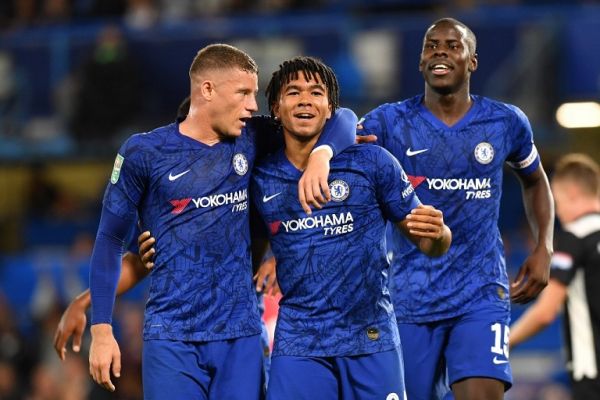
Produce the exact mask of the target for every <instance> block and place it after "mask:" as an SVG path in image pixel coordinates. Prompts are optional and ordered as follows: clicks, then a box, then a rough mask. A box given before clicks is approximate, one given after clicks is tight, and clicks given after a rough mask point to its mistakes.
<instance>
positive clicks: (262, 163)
mask: <svg viewBox="0 0 600 400" xmlns="http://www.w3.org/2000/svg"><path fill="white" fill-rule="evenodd" d="M282 151H283V150H279V151H276V152H275V153H271V154H268V155H266V156H264V157H262V158H261V159H260V160H258V161H257V162H256V164H255V165H254V170H253V172H252V174H253V175H257V174H262V173H264V172H265V171H273V170H275V169H277V168H278V167H279V164H280V162H281V152H282Z"/></svg>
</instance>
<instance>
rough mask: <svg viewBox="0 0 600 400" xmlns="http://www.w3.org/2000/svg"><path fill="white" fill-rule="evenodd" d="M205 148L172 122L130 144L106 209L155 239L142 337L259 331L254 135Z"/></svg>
mask: <svg viewBox="0 0 600 400" xmlns="http://www.w3.org/2000/svg"><path fill="white" fill-rule="evenodd" d="M249 131H250V129H244V130H243V131H242V135H241V136H240V137H238V138H236V139H233V140H224V141H221V142H220V143H217V144H215V145H213V146H208V145H205V144H203V143H201V142H198V141H196V140H193V139H191V138H189V137H187V136H185V135H182V134H181V133H180V132H179V125H178V124H170V125H167V126H165V127H161V128H158V129H156V130H154V131H152V132H149V133H145V134H137V135H134V136H132V137H131V138H130V139H128V140H127V141H126V142H125V143H124V144H123V146H122V147H121V149H120V150H119V154H118V155H117V160H116V162H115V168H114V170H113V173H112V176H111V183H110V184H109V185H108V187H107V190H106V192H105V195H104V206H105V207H107V208H108V210H109V211H111V212H112V213H114V214H116V215H117V216H121V217H124V218H128V219H131V218H136V216H138V215H139V219H140V220H141V225H142V228H143V230H149V231H150V232H152V235H153V236H154V237H155V238H156V256H155V261H154V263H155V267H154V269H153V270H152V273H151V275H150V277H151V278H150V279H151V282H150V288H149V298H148V301H147V303H146V315H145V323H144V338H145V339H171V340H193V341H209V340H224V339H229V338H236V337H242V336H249V335H254V334H259V333H260V331H261V327H260V316H259V312H258V307H257V299H256V294H255V291H254V288H253V284H252V266H251V257H250V243H249V238H250V233H249V219H248V186H249V180H250V172H251V169H252V166H253V163H254V158H255V152H256V149H255V144H254V138H253V136H254V134H253V133H251V132H249Z"/></svg>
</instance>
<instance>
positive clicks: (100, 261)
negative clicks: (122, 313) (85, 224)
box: [90, 208, 134, 324]
mask: <svg viewBox="0 0 600 400" xmlns="http://www.w3.org/2000/svg"><path fill="white" fill-rule="evenodd" d="M133 222H134V221H128V220H126V219H123V218H120V217H118V216H116V215H114V214H112V213H111V212H110V211H108V210H107V209H106V208H103V210H102V216H101V218H100V226H99V227H98V235H97V236H96V243H95V244H94V251H93V252H92V258H91V261H90V293H91V303H92V321H91V322H92V324H98V323H108V324H110V323H111V321H112V310H113V306H114V300H115V296H116V292H117V286H118V282H119V277H120V275H121V254H122V252H123V244H124V240H125V237H126V236H127V233H128V231H129V229H130V227H131V226H132V224H133Z"/></svg>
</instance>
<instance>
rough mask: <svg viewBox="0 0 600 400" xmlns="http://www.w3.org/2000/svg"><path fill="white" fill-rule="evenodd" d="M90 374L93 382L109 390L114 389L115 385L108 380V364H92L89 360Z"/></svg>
mask: <svg viewBox="0 0 600 400" xmlns="http://www.w3.org/2000/svg"><path fill="white" fill-rule="evenodd" d="M90 375H91V376H92V379H93V380H94V382H96V383H97V384H98V385H100V386H102V387H103V388H104V389H106V390H110V391H111V392H114V391H115V385H114V384H113V383H112V381H111V380H110V364H105V365H94V364H93V363H91V362H90Z"/></svg>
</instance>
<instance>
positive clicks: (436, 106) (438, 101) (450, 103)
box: [423, 84, 473, 126]
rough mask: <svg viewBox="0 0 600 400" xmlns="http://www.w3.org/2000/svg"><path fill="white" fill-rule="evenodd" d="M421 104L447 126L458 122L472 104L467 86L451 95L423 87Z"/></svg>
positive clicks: (426, 86)
mask: <svg viewBox="0 0 600 400" xmlns="http://www.w3.org/2000/svg"><path fill="white" fill-rule="evenodd" d="M423 102H424V103H425V107H427V109H428V110H429V111H431V113H432V114H433V115H435V116H436V117H437V118H438V119H440V120H441V121H443V122H444V123H445V124H446V125H449V126H452V125H454V124H455V123H456V122H458V121H459V120H460V119H461V118H462V117H463V116H464V115H465V114H466V113H467V111H469V109H470V108H471V105H472V103H473V101H472V100H471V95H470V93H469V86H468V84H467V85H463V87H462V88H460V89H459V90H458V91H456V92H452V93H440V92H437V91H435V90H434V89H432V88H431V87H430V86H429V85H425V97H424V100H423Z"/></svg>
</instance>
